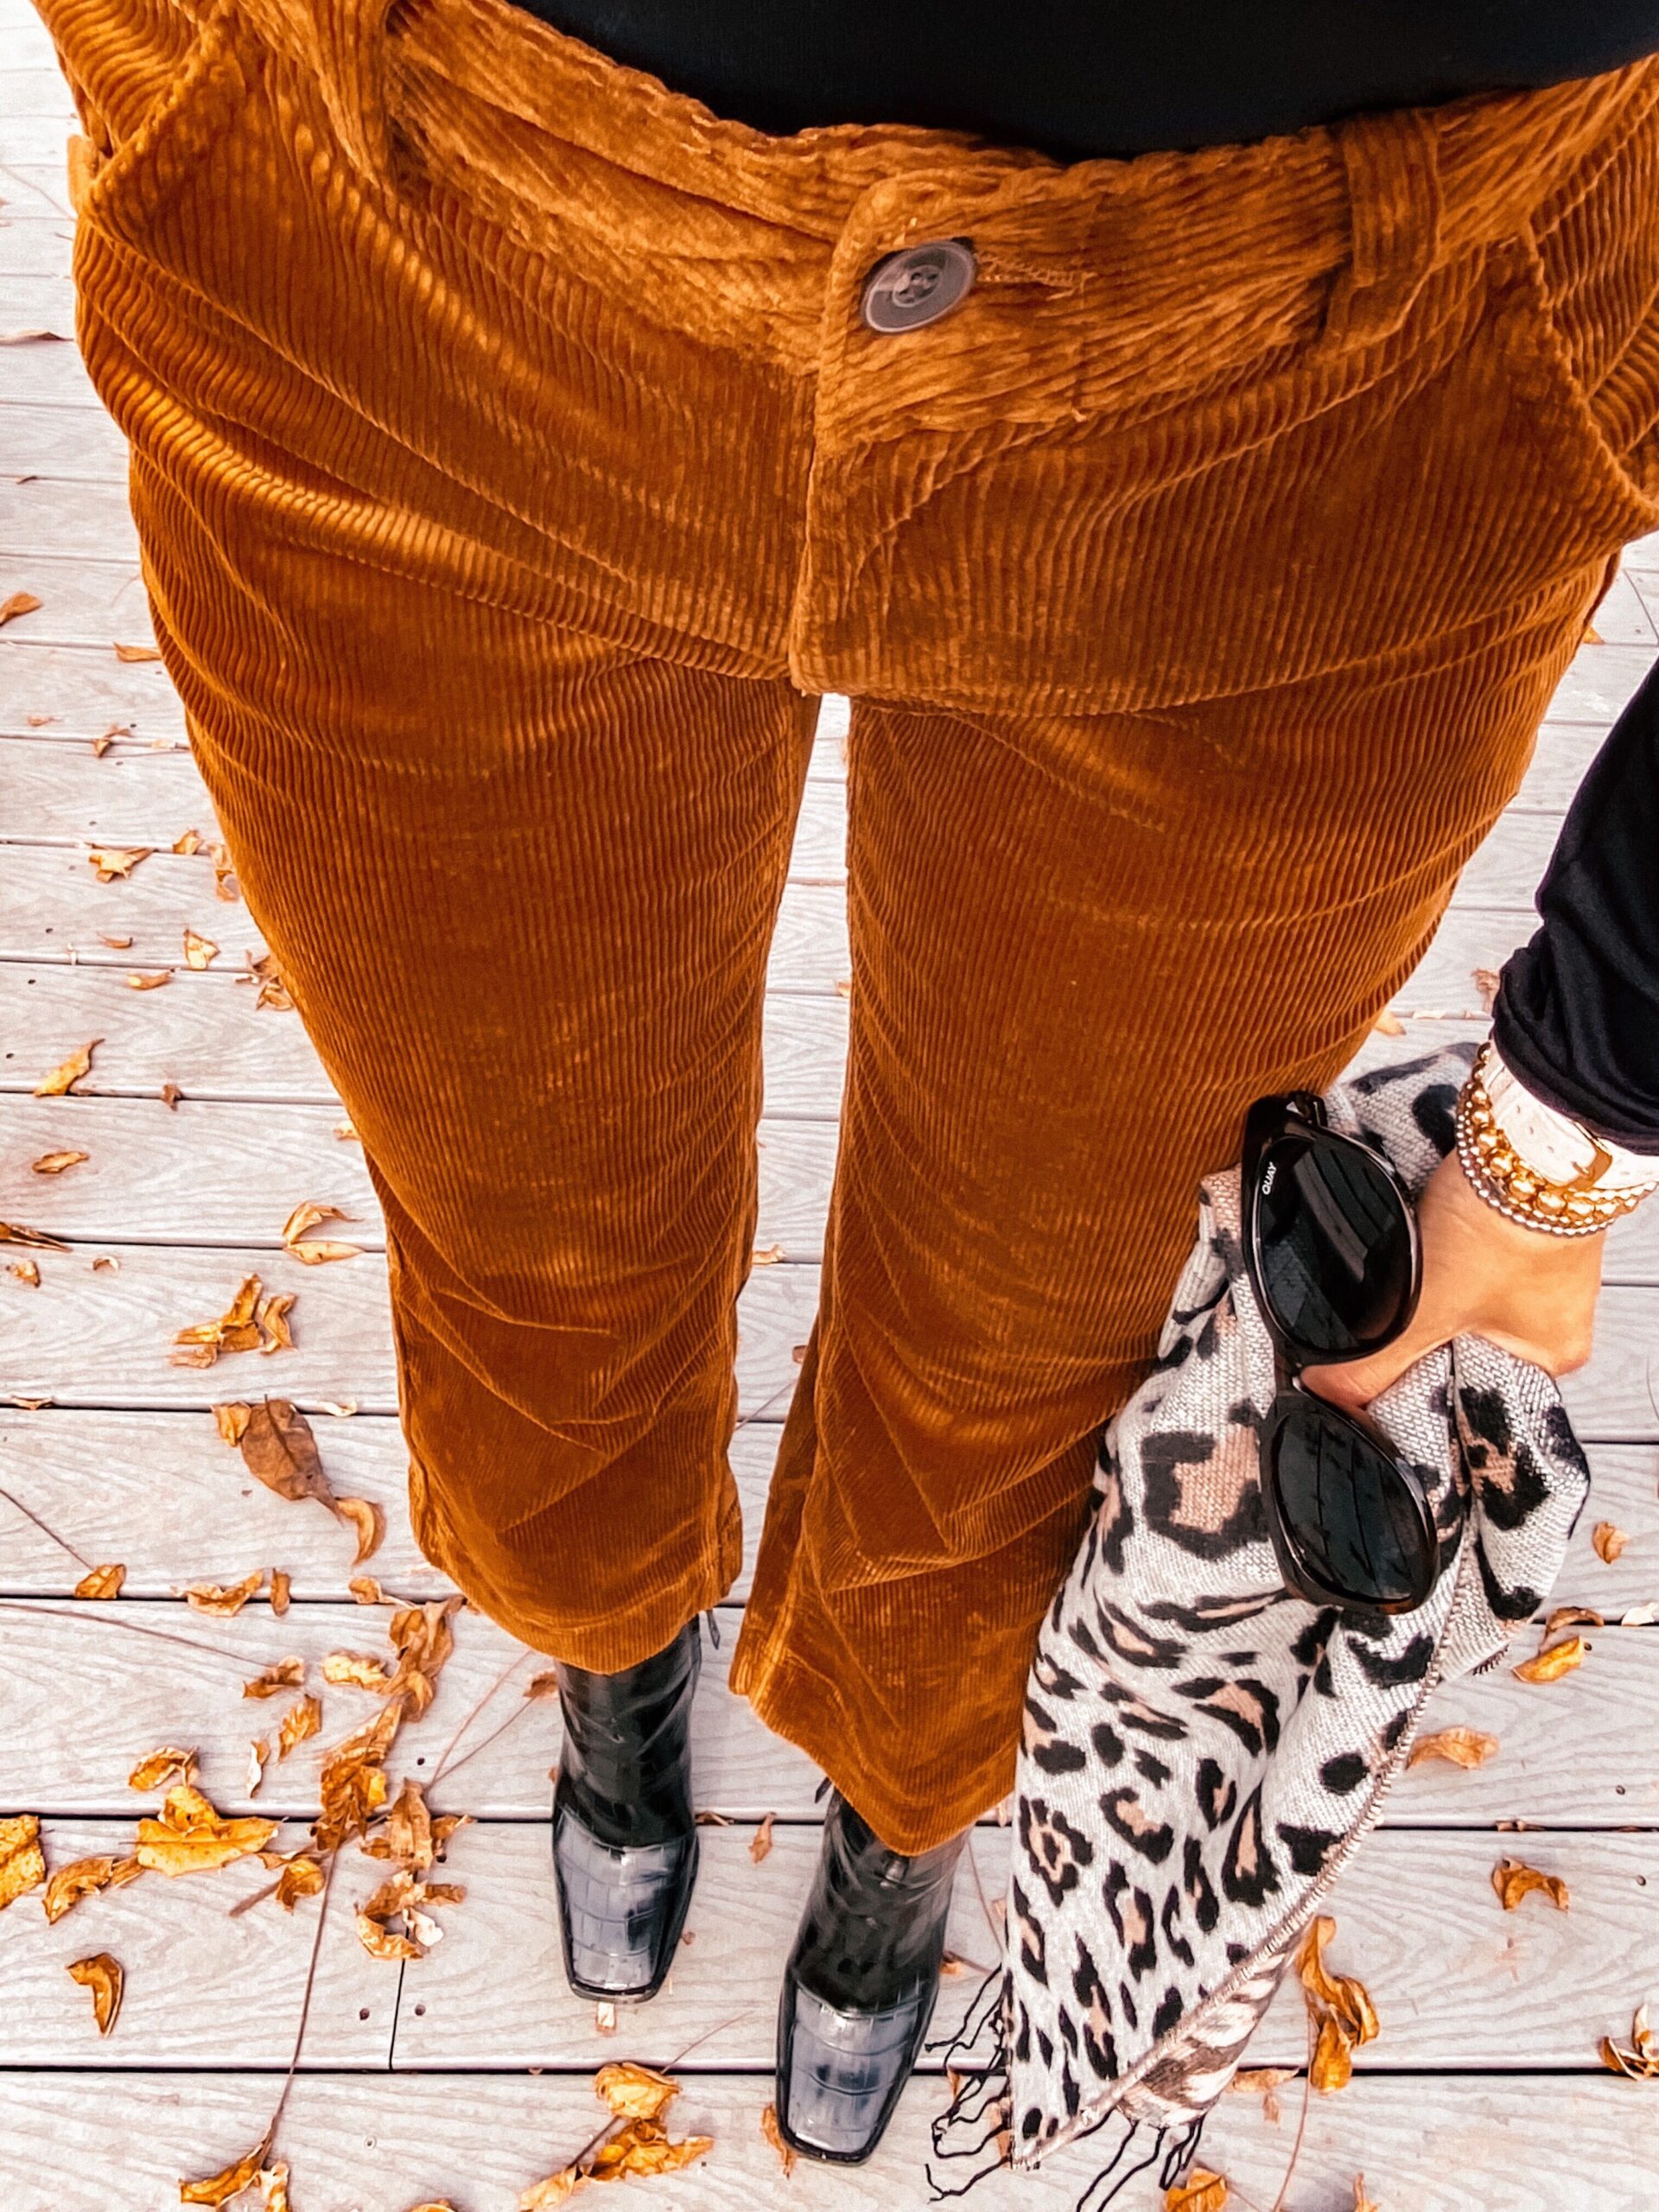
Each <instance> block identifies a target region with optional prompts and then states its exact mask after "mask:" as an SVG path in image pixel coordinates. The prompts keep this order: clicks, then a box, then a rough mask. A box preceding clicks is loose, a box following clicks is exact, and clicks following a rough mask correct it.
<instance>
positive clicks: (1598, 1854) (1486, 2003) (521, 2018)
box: [392, 1824, 1659, 2073]
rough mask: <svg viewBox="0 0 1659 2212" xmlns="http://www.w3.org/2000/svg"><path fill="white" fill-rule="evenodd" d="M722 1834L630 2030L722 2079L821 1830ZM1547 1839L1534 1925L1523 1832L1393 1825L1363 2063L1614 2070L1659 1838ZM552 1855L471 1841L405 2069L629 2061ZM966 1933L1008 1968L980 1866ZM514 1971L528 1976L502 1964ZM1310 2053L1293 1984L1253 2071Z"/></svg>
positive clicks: (1363, 1874) (1379, 1898)
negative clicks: (1616, 2038) (1518, 1861)
mask: <svg viewBox="0 0 1659 2212" xmlns="http://www.w3.org/2000/svg"><path fill="white" fill-rule="evenodd" d="M1011 1838H1012V1832H1011V1831H1010V1830H1008V1829H997V1830H989V1829H986V1830H981V1831H978V1832H976V1834H975V1836H974V1838H973V1843H972V1848H973V1850H974V1852H975V1854H976V1860H977V1863H978V1865H979V1868H980V1873H981V1878H982V1881H983V1883H984V1885H985V1887H986V1890H987V1891H988V1894H990V1895H991V1896H993V1897H995V1896H996V1895H998V1894H1000V1893H1001V1890H1002V1889H1003V1887H1004V1885H1005V1876H1006V1869H1007V1864H1008V1853H1009V1852H1010V1851H1011V1848H1012V1841H1011ZM702 1842H703V1856H702V1866H701V1870H700V1872H699V1875H698V1884H697V1891H696V1896H695V1897H694V1899H693V1902H692V1907H691V1912H690V1920H689V1922H688V1925H689V1927H690V1929H691V1930H692V1933H693V1935H694V1936H695V1937H696V1941H695V1942H693V1943H692V1944H690V1946H688V1947H687V1948H685V1949H684V1950H683V1951H682V1952H681V1954H680V1957H679V1960H678V1961H677V1964H676V1966H675V1968H674V1970H673V1973H672V1975H671V1980H670V1984H669V1986H668V1987H666V1988H665V1989H664V1992H663V1993H662V1994H661V1995H660V1996H659V1997H658V1998H657V1999H655V2000H654V2001H653V2003H652V2004H651V2005H649V2006H647V2007H645V2008H643V2009H642V2011H641V2012H640V2014H639V2018H638V2021H637V2024H636V2023H634V2022H632V2021H631V2022H630V2027H631V2029H632V2033H631V2037H630V2044H631V2048H632V2055H633V2056H637V2057H639V2058H643V2059H645V2061H646V2062H647V2063H652V2064H658V2065H663V2064H667V2063H671V2062H672V2060H673V2059H674V2058H675V2056H677V2054H678V2052H679V2051H681V2050H683V2049H684V2048H685V2047H686V2046H687V2045H688V2044H690V2043H691V2041H692V2040H693V2038H694V2037H700V2038H706V2039H705V2040H702V2041H699V2042H698V2045H697V2055H698V2056H699V2058H700V2059H701V2060H702V2063H704V2064H706V2065H709V2066H721V2067H737V2066H741V2067H745V2068H748V2067H753V2068H757V2069H759V2068H762V2067H764V2066H766V2064H767V2063H768V2062H769V2060H770V2057H771V2054H772V2033H773V2017H774V2012H775V2007H776V2003H777V1998H776V1992H777V1988H778V1984H779V1978H780V1975H781V1973H782V1968H783V1963H784V1960H785V1956H786V1955H787V1953H788V1949H789V1945H790V1942H791V1939H792V1937H793V1935H794V1932H795V1927H796V1923H797V1922H798V1918H799V1915H800V1910H801V1906H802V1904H803V1901H804V1896H805V1893H806V1891H807V1888H808V1885H809V1883H810V1878H811V1870H812V1866H813V1863H814V1860H815V1859H816V1856H817V1836H816V1834H815V1832H814V1831H813V1829H812V1828H811V1827H780V1828H779V1829H778V1830H777V1832H776V1834H775V1837H774V1840H773V1845H772V1851H771V1852H770V1853H769V1854H768V1856H767V1857H766V1859H765V1860H764V1861H763V1862H762V1863H761V1864H760V1866H755V1865H753V1864H752V1863H751V1861H750V1859H749V1853H748V1836H747V1833H746V1831H745V1830H744V1829H743V1828H741V1827H731V1828H712V1829H705V1830H704V1832H703V1838H702ZM1528 1847H1529V1849H1530V1850H1531V1852H1532V1853H1533V1855H1534V1856H1535V1858H1536V1859H1537V1860H1538V1862H1539V1863H1540V1864H1541V1866H1544V1867H1545V1868H1546V1870H1547V1871H1548V1872H1554V1873H1559V1874H1560V1875H1561V1876H1562V1877H1563V1878H1565V1879H1566V1881H1567V1885H1568V1887H1569V1890H1570V1891H1571V1895H1572V1910H1570V1911H1569V1912H1567V1913H1560V1912H1556V1911H1554V1910H1553V1909H1551V1908H1549V1907H1548V1906H1547V1905H1541V1904H1540V1902H1539V1901H1538V1900H1537V1899H1536V1898H1534V1899H1530V1900H1529V1904H1528V1906H1527V1908H1526V1909H1523V1910H1521V1911H1519V1912H1516V1913H1505V1912H1504V1911H1503V1910H1502V1909H1501V1908H1500V1906H1499V1904H1498V1903H1497V1897H1495V1896H1494V1894H1493V1891H1492V1888H1491V1870H1492V1867H1493V1866H1494V1865H1495V1864H1496V1863H1497V1859H1499V1858H1500V1857H1501V1856H1503V1855H1505V1853H1506V1852H1507V1853H1510V1855H1515V1853H1516V1848H1517V1847H1516V1839H1515V1838H1514V1837H1493V1836H1489V1835H1452V1834H1440V1835H1436V1836H1433V1838H1429V1837H1425V1836H1421V1835H1413V1834H1402V1833H1399V1832H1389V1831H1386V1830H1385V1831H1383V1832H1382V1833H1380V1834H1376V1835H1374V1836H1372V1837H1370V1838H1369V1839H1368V1840H1367V1842H1366V1844H1365V1846H1364V1847H1363V1849H1362V1850H1361V1851H1360V1853H1359V1854H1358V1855H1357V1858H1356V1859H1355V1860H1354V1861H1353V1862H1352V1864H1351V1866H1349V1867H1348V1868H1347V1869H1346V1870H1345V1871H1344V1873H1343V1875H1342V1876H1341V1878H1340V1879H1339V1880H1338V1885H1337V1887H1336V1890H1335V1892H1334V1894H1333V1897H1332V1910H1333V1911H1334V1912H1335V1914H1336V1916H1337V1921H1338V1940H1337V1942H1335V1943H1334V1944H1333V1945H1332V1953H1331V1962H1332V1966H1333V1967H1336V1968H1338V1970H1340V1971H1343V1972H1348V1973H1354V1974H1358V1975H1359V1977H1360V1979H1361V1980H1363V1982H1364V1983H1365V1985H1366V1986H1367V1987H1368V1988H1369V1989H1370V1993H1371V1996H1372V1999H1373V2000H1374V2002H1375V2003H1376V2008H1377V2012H1378V2014H1379V2016H1380V2018H1381V2021H1382V2033H1381V2035H1380V2036H1379V2037H1378V2039H1377V2040H1376V2042H1375V2043H1374V2044H1370V2045H1369V2046H1368V2047H1367V2048H1366V2050H1363V2052H1361V2053H1359V2054H1358V2055H1357V2063H1359V2064H1360V2065H1361V2066H1362V2067H1363V2069H1365V2070H1366V2071H1367V2072H1370V2071H1380V2072H1385V2073H1386V2072H1394V2071H1396V2070H1398V2069H1401V2068H1411V2069H1419V2068H1424V2067H1469V2068H1478V2069H1491V2070H1494V2071H1503V2070H1509V2069H1516V2068H1525V2067H1546V2068H1548V2067H1554V2068H1559V2067H1573V2066H1582V2065H1586V2063H1593V2061H1594V2056H1595V2050H1596V2044H1597V2040H1598V2038H1599V2037H1600V2036H1602V2035H1603V2034H1605V2033H1607V2032H1608V2031H1610V2030H1611V2031H1620V2032H1622V2031H1625V2030H1627V2028H1628V2024H1629V2019H1630V2012H1631V2011H1632V2009H1633V2008H1634V2006H1635V2005H1637V2003H1639V2002H1640V2001H1641V1999H1642V1998H1643V1996H1644V1995H1645V1993H1646V1974H1647V1971H1648V1968H1649V1965H1650V1962H1651V1960H1652V1958H1653V1956H1654V1955H1655V1947H1656V1945H1659V1840H1656V1839H1655V1838H1653V1837H1649V1836H1611V1835H1609V1836H1582V1835H1554V1836H1550V1837H1548V1838H1544V1837H1538V1838H1535V1839H1532V1840H1530V1842H1529V1846H1528ZM549 1855H550V1847H549V1842H548V1837H547V1834H546V1831H545V1829H544V1828H543V1827H539V1826H538V1827H530V1826H528V1825H524V1824H520V1825H516V1826H507V1825H493V1824H487V1825H483V1826H480V1827H473V1828H467V1829H463V1830H461V1832H460V1834H457V1835H456V1837H455V1838H454V1842H453V1843H452V1845H451V1847H450V1850H449V1854H448V1869H449V1872H451V1874H452V1875H453V1878H454V1879H455V1880H457V1881H461V1882H465V1883H466V1884H467V1903H466V1904H465V1906H464V1907H458V1908H456V1909H455V1910H454V1913H453V1914H452V1915H451V1916H450V1917H451V1920H452V1923H453V1931H454V1932H453V1933H452V1935H451V1936H448V1937H447V1938H446V1940H445V1941H444V1942H442V1944H441V1945H440V1946H439V1947H438V1948H437V1949H436V1950H435V1951H433V1952H432V1953H431V1954H430V1955H429V1956H428V1957H426V1958H425V1959H423V1960H422V1961H419V1963H418V1964H417V1965H415V1966H412V1967H411V1968H410V1973H409V1974H408V1975H407V1976H406V1977H405V1980H404V1996H403V2000H402V2003H401V2005H400V2007H399V2012H398V2019H397V2037H396V2041H395V2044H394V2046H393V2054H392V2057H393V2064H394V2066H395V2067H397V2069H400V2070H402V2069H422V2068H426V2067H437V2068H444V2067H453V2066H474V2067H480V2068H483V2069H494V2068H510V2069H523V2068H524V2067H529V2066H566V2067H570V2066H578V2067H588V2066H598V2065H601V2064H603V2063H604V2062H605V2060H606V2059H607V2057H610V2056H613V2055H614V2052H615V2049H616V2043H615V2038H614V2037H607V2036H604V2035H602V2034H600V2033H598V2032H596V2031H595V2027H594V2015H593V2008H592V2006H591V2005H582V2004H581V2003H579V2002H578V2001H577V2000H576V1999H575V1998H573V1997H572V1996H571V1995H570V1993H569V1991H568V1990H567V1989H566V1988H565V1987H564V1986H563V1981H562V1979H561V1976H560V1974H559V1969H558V1961H557V1955H556V1948H557V1931H556V1923H555V1916H554V1904H553V1897H552V1882H551V1877H550V1872H549V1870H548V1864H547V1862H548V1859H549ZM463 1915H464V1916H465V1917H464V1921H463ZM948 1940H949V1941H950V1946H951V1948H953V1949H954V1950H955V1951H957V1953H958V1954H959V1955H961V1956H963V1958H966V1959H969V1960H974V1961H979V1962H981V1963H988V1962H989V1961H990V1959H991V1957H992V1955H993V1953H992V1948H991V1939H990V1936H989V1934H988V1929H987V1925H986V1922H985V1918H984V1916H983V1914H982V1911H981V1909H980V1905H979V1903H978V1900H977V1898H976V1895H975V1892H974V1887H973V1884H972V1882H971V1880H970V1879H969V1876H968V1874H967V1872H966V1871H965V1870H964V1871H963V1872H962V1873H961V1874H960V1875H959V1878H958V1880H957V1890H956V1897H955V1904H954V1907H953V1910H952V1915H951V1923H950V1936H949V1939H948ZM508 1957H511V1958H512V1961H513V1971H512V1974H504V1973H503V1972H502V1970H501V1962H502V1961H503V1960H504V1959H505V1958H508ZM977 1981H978V1978H977V1977H976V1976H975V1975H973V1974H962V1975H959V1976H957V1977H954V1978H950V1979H947V1980H945V1981H944V1984H943V1985H942V1986H941V1990H940V1995H939V2009H938V2013H937V2015H936V2026H935V2032H936V2034H943V2033H944V2032H945V2031H947V2030H948V2029H949V2028H950V2027H951V2026H953V2025H954V2024H956V2022H957V2020H959V2019H960V2018H961V2016H962V2013H963V2010H964V2008H965V2006H966V2005H967V2004H968V2003H969V2001H970V2000H971V1999H972V1996H973V1994H974V1992H975V1990H976V1987H977ZM418 2005H424V2008H425V2009H424V2011H423V2012H418V2011H417V2010H416V2007H417V2006H418ZM1306 2048H1307V2044H1306V2026H1305V2015H1304V2012H1303V2008H1302V2003H1301V1994H1300V1990H1296V1991H1294V1993H1292V1992H1288V1991H1287V1992H1283V1993H1281V1996H1280V1998H1279V1999H1277V2000H1276V2001H1275V2003H1274V2007H1273V2009H1272V2011H1271V2012H1270V2013H1269V2015H1268V2018H1267V2020H1266V2021H1265V2022H1264V2023H1263V2024H1262V2029H1261V2031H1260V2032H1259V2034H1258V2035H1257V2037H1256V2038H1255V2043H1254V2044H1253V2045H1252V2047H1251V2051H1250V2059H1251V2063H1254V2064H1256V2065H1269V2064H1273V2065H1287V2064H1295V2063H1300V2062H1302V2061H1303V2060H1304V2059H1305V2058H1306ZM929 2063H930V2064H931V2065H932V2066H937V2065H938V2063H939V2062H938V2057H937V2056H932V2057H931V2059H930V2061H929Z"/></svg>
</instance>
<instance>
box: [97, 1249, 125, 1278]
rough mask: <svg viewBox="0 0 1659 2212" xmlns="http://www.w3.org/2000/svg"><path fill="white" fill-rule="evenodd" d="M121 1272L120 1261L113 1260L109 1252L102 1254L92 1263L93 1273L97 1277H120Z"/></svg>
mask: <svg viewBox="0 0 1659 2212" xmlns="http://www.w3.org/2000/svg"><path fill="white" fill-rule="evenodd" d="M120 1272H121V1262H120V1261H119V1260H117V1259H113V1258H111V1255H110V1254H109V1253H107V1252H100V1253H99V1255H98V1257H97V1258H96V1259H95V1260H94V1261H93V1262H92V1273H93V1274H95V1275H97V1274H112V1275H118V1274H120Z"/></svg>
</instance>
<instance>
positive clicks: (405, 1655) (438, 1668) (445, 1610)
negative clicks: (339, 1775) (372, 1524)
mask: <svg viewBox="0 0 1659 2212" xmlns="http://www.w3.org/2000/svg"><path fill="white" fill-rule="evenodd" d="M353 1502H354V1501H353V1500H351V1499H349V1498H342V1499H341V1501H340V1503H341V1504H342V1505H346V1504H350V1503H353ZM376 1511H377V1516H378V1509H376ZM377 1541H378V1539H377ZM362 1556H363V1554H362V1553H361V1551H360V1549H359V1560H360V1559H361V1558H362ZM460 1605H461V1599H460V1598H458V1597H455V1598H434V1599H429V1600H428V1602H427V1603H426V1604H425V1605H400V1606H399V1607H398V1609H397V1611H396V1612H395V1613H394V1614H393V1615H392V1617H391V1623H390V1624H389V1626H388V1627H387V1630H386V1635H387V1637H388V1638H389V1639H390V1641H391V1648H392V1649H393V1650H394V1651H396V1652H397V1655H398V1662H397V1673H396V1674H395V1675H393V1676H392V1678H391V1688H392V1689H393V1691H394V1692H395V1693H397V1694H398V1695H400V1696H402V1697H403V1698H404V1699H405V1700H407V1702H408V1706H409V1709H410V1713H412V1714H413V1715H414V1716H415V1718H416V1719H419V1718H420V1716H421V1715H422V1713H424V1712H425V1711H426V1710H427V1708H428V1707H429V1705H430V1704H431V1702H432V1700H433V1699H434V1698H435V1696H436V1695H437V1694H438V1675H439V1674H440V1673H441V1672H442V1669H443V1666H444V1662H446V1661H447V1660H448V1656H449V1655H450V1653H451V1652H452V1651H453V1650H454V1648H455V1639H454V1632H453V1630H451V1628H450V1626H449V1617H450V1615H451V1614H452V1613H453V1612H454V1611H456V1610H457V1609H458V1608H459V1606H460Z"/></svg>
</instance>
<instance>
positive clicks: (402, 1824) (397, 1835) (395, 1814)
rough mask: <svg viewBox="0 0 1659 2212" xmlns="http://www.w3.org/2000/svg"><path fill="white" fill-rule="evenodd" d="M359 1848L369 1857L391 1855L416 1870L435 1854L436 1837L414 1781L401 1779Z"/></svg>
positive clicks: (419, 1786)
mask: <svg viewBox="0 0 1659 2212" xmlns="http://www.w3.org/2000/svg"><path fill="white" fill-rule="evenodd" d="M363 1849H364V1851H365V1853H366V1854H367V1856H368V1857H369V1858H371V1859H397V1861H398V1862H399V1863H400V1864H401V1865H403V1866H407V1867H410V1868H411V1869H412V1870H413V1871H414V1872H416V1873H417V1874H423V1873H424V1872H426V1870H427V1868H428V1867H429V1866H430V1865H431V1864H432V1861H433V1859H435V1857H436V1855H437V1839H436V1837H435V1834H434V1833H433V1821H432V1815H430V1813H429V1812H428V1810H427V1808H426V1799H425V1797H424V1796H423V1794H422V1791H421V1785H420V1783H418V1782H410V1781H405V1782H404V1785H403V1787H402V1789H400V1790H399V1791H398V1792H397V1796H396V1797H395V1798H394V1799H393V1800H392V1802H391V1804H390V1805H388V1806H387V1808H386V1809H385V1815H384V1817H383V1818H382V1819H381V1820H380V1821H378V1822H377V1823H376V1832H375V1834H373V1835H372V1836H371V1837H369V1838H368V1839H367V1840H365V1843H364V1846H363Z"/></svg>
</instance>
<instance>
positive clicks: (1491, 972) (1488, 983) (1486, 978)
mask: <svg viewBox="0 0 1659 2212" xmlns="http://www.w3.org/2000/svg"><path fill="white" fill-rule="evenodd" d="M1473 973H1474V983H1475V988H1476V990H1477V991H1478V993H1479V995H1480V1010H1481V1012H1482V1013H1483V1014H1490V1013H1491V1010H1492V1007H1493V1004H1494V1002H1495V1001H1496V1000H1497V987H1498V985H1499V983H1500V982H1502V981H1503V978H1502V976H1500V975H1499V974H1498V972H1497V969H1496V968H1477V969H1475V970H1474V971H1473Z"/></svg>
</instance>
